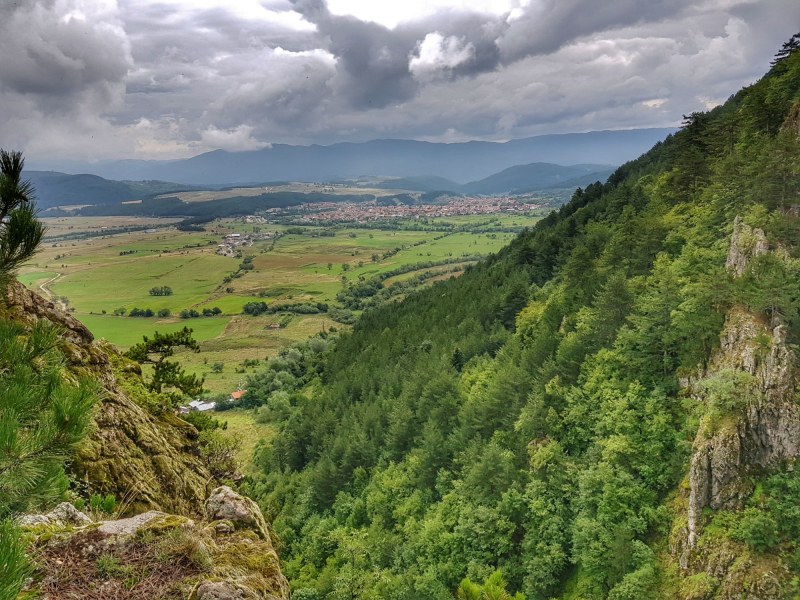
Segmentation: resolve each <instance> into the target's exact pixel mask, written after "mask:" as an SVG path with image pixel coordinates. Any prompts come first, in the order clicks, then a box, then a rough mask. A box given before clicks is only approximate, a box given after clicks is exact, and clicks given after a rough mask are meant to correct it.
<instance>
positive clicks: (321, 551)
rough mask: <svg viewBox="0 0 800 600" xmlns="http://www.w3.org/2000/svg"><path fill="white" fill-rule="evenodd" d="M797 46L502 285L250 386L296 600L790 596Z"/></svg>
mask: <svg viewBox="0 0 800 600" xmlns="http://www.w3.org/2000/svg"><path fill="white" fill-rule="evenodd" d="M797 41H798V40H797V38H793V43H790V44H787V45H786V46H785V47H784V49H783V51H782V52H781V53H779V55H778V57H777V58H776V60H775V62H774V64H773V66H772V67H771V69H770V71H769V72H768V74H767V75H766V76H765V77H764V78H763V79H761V80H760V81H759V82H757V83H756V84H754V85H752V86H751V87H749V88H746V89H744V90H742V91H741V92H739V93H737V94H736V95H735V96H733V97H732V98H730V99H729V101H728V102H727V103H726V104H725V105H723V106H720V107H718V108H715V109H714V110H712V111H710V112H707V113H692V114H690V115H688V116H687V117H686V120H685V124H684V127H683V128H682V130H681V131H679V132H678V133H676V134H675V135H673V136H671V137H670V138H668V139H667V140H666V141H665V142H663V143H659V144H657V145H656V146H655V147H653V148H652V149H651V150H650V151H649V152H647V153H646V154H645V155H643V156H642V157H641V158H639V159H638V160H635V161H633V162H630V163H627V164H625V165H623V166H622V167H621V168H619V169H618V170H617V171H616V172H615V173H614V174H613V175H612V176H611V177H610V178H609V180H608V182H607V183H605V184H599V183H597V184H593V185H590V186H588V187H587V188H586V189H585V190H580V189H579V190H578V191H577V192H576V193H575V194H574V196H573V198H572V200H571V202H569V203H568V204H567V205H565V206H564V207H563V208H562V209H561V210H559V211H558V212H557V213H553V214H551V215H550V216H549V217H548V218H546V219H544V220H543V221H541V222H540V223H539V224H538V225H537V226H536V227H534V228H533V229H532V230H529V231H526V232H524V233H522V234H521V235H519V236H518V238H516V239H515V241H514V242H513V243H512V244H511V245H510V246H509V247H507V248H506V249H505V250H504V251H502V252H501V253H499V254H498V255H496V256H494V257H492V258H491V259H490V260H488V261H486V262H485V263H483V264H481V265H479V266H477V267H474V268H472V269H470V270H469V271H468V272H467V273H465V274H464V275H463V276H462V277H460V278H458V279H455V280H451V281H448V282H443V283H440V284H437V285H434V286H433V287H431V288H430V289H427V290H425V291H422V292H420V293H418V294H415V295H413V296H411V297H409V298H407V299H406V300H405V301H403V302H401V303H399V304H392V305H388V306H384V307H382V308H378V309H375V310H372V311H368V312H365V314H364V315H363V317H362V318H361V320H360V321H359V322H358V323H357V324H356V326H355V327H354V328H353V330H352V332H351V333H347V334H343V335H341V336H340V337H339V339H338V341H336V343H334V344H332V345H330V348H329V349H328V350H327V351H324V352H319V353H317V354H314V353H312V352H308V353H305V354H301V353H299V352H295V353H294V355H291V356H290V355H286V356H284V357H282V358H280V359H278V360H276V361H274V362H273V363H272V364H271V365H270V369H272V371H273V374H272V375H269V376H268V377H267V376H266V375H264V376H261V377H260V378H256V379H255V380H254V381H252V382H251V388H252V390H253V397H252V398H251V399H250V401H251V402H255V403H258V402H261V403H264V404H266V406H267V410H269V411H270V414H271V415H273V417H274V418H275V419H276V420H277V421H278V424H279V428H280V433H279V434H278V436H277V437H276V439H275V440H274V442H273V443H271V444H270V445H265V446H263V447H262V448H261V451H260V454H259V457H258V461H259V464H260V467H261V469H262V471H263V475H261V476H260V477H259V478H257V479H255V480H253V481H251V482H250V483H249V488H250V491H251V493H253V494H255V495H256V496H257V497H258V498H259V500H260V503H261V505H262V507H264V508H265V509H266V510H267V511H268V512H269V513H270V517H272V519H273V520H274V525H275V528H276V530H277V533H278V535H279V537H280V538H281V540H282V544H283V548H282V549H281V556H282V558H283V560H284V561H285V565H286V572H287V575H288V576H289V578H290V580H291V582H292V587H293V589H294V590H295V592H294V596H293V597H294V598H302V599H305V600H309V599H322V598H325V599H339V598H365V599H367V598H369V599H372V598H376V599H377V598H402V599H408V600H412V599H413V600H423V599H444V598H452V597H453V596H455V595H458V597H460V598H479V597H489V595H488V593H484V596H480V594H481V589H480V585H473V584H470V583H469V582H462V579H464V578H465V577H468V578H469V579H470V580H471V581H472V582H475V584H482V583H483V582H484V581H486V580H487V579H489V578H490V576H492V574H493V573H495V571H497V570H499V571H500V572H501V573H502V578H503V579H504V580H505V582H502V581H500V579H501V577H500V576H498V575H494V577H492V578H491V580H490V581H487V583H486V589H489V588H491V590H493V591H492V593H494V594H496V595H494V596H491V597H503V596H501V595H498V594H499V590H500V589H501V588H503V587H505V588H506V589H507V590H508V592H509V593H517V592H521V593H522V594H524V595H525V597H526V598H528V599H529V600H530V599H534V598H536V599H538V598H542V599H544V598H551V597H558V598H589V599H592V598H614V599H623V598H626V599H628V598H629V599H635V598H658V597H663V598H676V597H680V598H697V599H699V598H734V597H736V598H738V597H743V596H746V597H757V598H783V597H787V596H791V594H792V593H797V592H798V590H797V589H796V587H797V585H798V584H797V581H798V577H800V542H799V541H798V540H800V537H798V533H800V509H798V508H797V507H798V505H800V474H798V473H797V472H796V471H795V470H794V469H793V468H792V466H793V463H794V458H795V457H796V456H798V454H800V416H798V408H797V401H798V398H797V379H796V374H797V351H796V348H797V346H796V344H797V343H798V341H800V315H799V314H798V310H799V309H800V260H799V259H798V257H800V243H798V242H800V196H798V193H799V192H800V139H799V138H800V52H797V51H795V49H796V47H797V45H798V44H797V43H795V42H797ZM737 217H740V219H739V220H738V221H737V220H736V218H737ZM735 221H736V228H735V230H734V223H735ZM726 261H727V266H726ZM721 336H722V343H721V342H720V339H721ZM315 356H316V357H317V358H314V357H315ZM275 373H279V374H280V377H283V378H284V379H283V380H282V384H281V385H280V386H275V385H272V384H273V383H274V382H276V381H278V379H280V377H279V376H278V375H275ZM284 374H289V375H284ZM265 382H266V383H265ZM267 383H269V385H268V384H267ZM292 387H294V390H292ZM275 390H278V391H275ZM287 390H289V391H291V393H288V394H287ZM793 586H794V587H793Z"/></svg>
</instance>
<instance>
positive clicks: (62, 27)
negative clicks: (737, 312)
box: [0, 0, 800, 161]
mask: <svg viewBox="0 0 800 600" xmlns="http://www.w3.org/2000/svg"><path fill="white" fill-rule="evenodd" d="M798 30H800V2H798V1H797V0H604V1H597V0H0V57H2V58H1V59H0V146H2V147H5V148H15V149H23V150H24V151H25V152H26V155H27V156H28V158H29V159H30V160H33V161H36V160H45V159H64V158H67V159H77V160H101V159H108V158H176V157H185V156H192V155H195V154H199V153H200V152H204V151H207V150H210V149H214V148H223V149H227V150H248V149H254V148H260V147H263V146H265V145H267V144H269V143H294V144H310V143H320V144H328V143H332V142H336V141H364V140H368V139H374V138H379V137H398V138H415V139H426V140H432V141H463V140H467V139H486V140H505V139H509V138H518V137H525V136H529V135H536V134H541V133H559V132H577V131H590V130H599V129H626V128H632V127H653V126H673V125H676V124H677V123H679V122H680V119H681V115H682V114H683V113H688V112H691V111H693V110H700V109H704V108H707V107H711V106H714V105H715V104H716V103H719V102H721V101H724V100H725V98H727V97H728V96H729V95H730V94H732V93H733V92H735V91H736V90H738V89H739V88H740V87H742V86H743V85H747V84H749V83H752V82H753V81H754V80H755V79H757V78H758V77H759V76H760V75H762V74H763V73H764V71H765V70H766V68H767V66H768V63H769V61H770V59H771V57H772V55H773V54H774V53H775V51H776V50H777V49H778V48H779V47H780V45H781V43H783V42H784V41H785V40H787V39H788V38H789V37H790V36H791V35H792V34H793V33H796V32H797V31H798Z"/></svg>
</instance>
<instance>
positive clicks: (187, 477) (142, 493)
mask: <svg viewBox="0 0 800 600" xmlns="http://www.w3.org/2000/svg"><path fill="white" fill-rule="evenodd" d="M0 316H6V317H9V318H11V319H13V320H15V321H18V322H21V323H23V324H31V323H33V322H34V321H36V320H38V319H45V320H47V321H50V322H52V323H54V324H56V325H58V326H59V327H60V328H61V329H62V331H63V334H62V340H63V343H62V350H63V352H64V354H65V356H66V359H67V362H68V365H69V367H70V368H71V369H73V370H75V371H80V372H87V373H90V374H91V375H92V377H94V378H95V379H97V380H98V381H99V382H100V384H101V386H102V398H101V402H100V403H99V406H98V408H97V414H96V416H95V421H96V427H95V429H94V432H93V433H92V435H91V436H90V438H89V440H88V441H87V442H86V443H85V444H84V445H83V446H82V447H81V448H80V449H79V451H78V453H77V456H76V457H75V460H74V462H73V463H72V465H71V467H70V468H71V470H72V472H73V474H74V476H75V477H76V478H77V479H79V480H81V481H83V482H85V485H86V486H87V487H88V491H90V492H98V493H103V494H114V495H115V496H116V497H117V499H118V500H119V501H120V502H121V503H122V505H123V506H124V507H125V508H126V510H127V511H129V512H140V511H143V510H150V509H155V510H164V511H170V512H176V513H180V514H198V513H200V512H201V510H202V504H203V501H204V499H205V498H206V496H207V493H208V488H209V485H210V483H211V475H210V473H209V472H208V470H207V468H206V467H205V465H204V463H203V461H202V460H201V459H200V457H199V453H198V448H197V436H198V434H197V431H196V430H195V429H194V427H192V426H191V425H189V424H188V423H186V422H185V421H183V420H181V419H179V418H177V417H175V416H173V415H172V414H171V413H169V412H167V413H164V414H160V415H155V414H153V413H152V412H151V411H148V410H145V408H143V407H142V406H141V405H140V404H138V403H137V402H136V401H135V400H134V399H133V398H132V396H134V395H135V394H134V393H133V392H134V391H135V386H136V385H137V383H136V382H137V380H138V373H137V372H138V365H135V364H133V363H130V362H128V361H126V360H125V359H123V358H122V357H121V356H120V355H119V353H118V352H117V350H116V349H115V348H114V347H113V346H111V345H110V344H106V343H102V342H97V341H95V340H94V339H93V336H92V334H91V332H90V331H89V330H88V329H87V328H86V327H85V326H84V325H83V324H82V323H80V322H79V321H78V320H76V319H75V318H73V317H72V316H71V315H69V314H67V313H65V312H63V311H62V310H61V309H60V308H58V307H57V306H55V305H54V304H53V303H52V302H49V301H47V300H45V299H44V298H42V297H41V296H39V295H37V294H35V293H34V292H32V291H30V290H28V289H26V288H25V287H23V286H22V285H20V284H17V283H13V284H11V285H10V286H9V288H8V290H7V298H6V303H5V305H0ZM125 379H127V381H123V380H125ZM139 385H140V386H141V384H140V383H139Z"/></svg>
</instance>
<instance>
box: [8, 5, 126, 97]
mask: <svg viewBox="0 0 800 600" xmlns="http://www.w3.org/2000/svg"><path fill="white" fill-rule="evenodd" d="M0 56H2V57H3V59H2V61H0V87H2V89H3V90H5V91H10V92H17V93H20V94H33V95H35V96H36V95H42V96H59V97H62V98H63V97H64V96H69V95H72V94H76V93H80V92H83V91H86V90H87V89H90V88H92V87H96V86H104V85H106V84H113V83H117V82H120V81H121V80H122V79H123V77H124V76H125V74H126V73H127V70H128V67H129V64H130V57H129V53H128V48H127V43H126V40H125V36H124V34H123V33H122V31H121V30H120V29H119V28H117V27H115V26H114V25H113V24H110V23H97V22H93V21H90V20H89V19H88V18H87V15H84V14H81V13H79V12H75V13H73V14H66V15H64V14H60V13H59V12H58V11H57V10H56V7H55V3H54V2H14V3H10V4H7V5H5V6H4V8H3V9H2V12H0Z"/></svg>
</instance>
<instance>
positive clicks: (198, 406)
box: [181, 400, 217, 415]
mask: <svg viewBox="0 0 800 600" xmlns="http://www.w3.org/2000/svg"><path fill="white" fill-rule="evenodd" d="M216 405H217V403H216V402H203V401H202V400H192V401H191V402H189V404H187V405H186V406H181V414H182V415H185V414H188V413H190V412H195V411H196V412H206V411H207V410H212V409H213V408H214V407H215V406H216Z"/></svg>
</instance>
